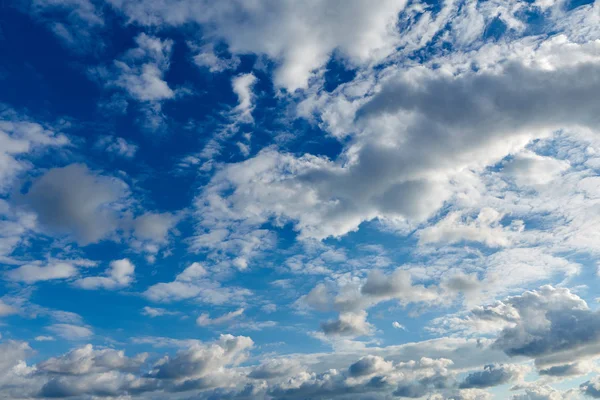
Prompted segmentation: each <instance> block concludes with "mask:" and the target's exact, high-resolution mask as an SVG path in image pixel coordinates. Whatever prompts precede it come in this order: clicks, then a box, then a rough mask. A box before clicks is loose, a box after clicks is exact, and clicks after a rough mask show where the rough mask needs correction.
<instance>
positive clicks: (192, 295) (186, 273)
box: [144, 263, 252, 304]
mask: <svg viewBox="0 0 600 400" xmlns="http://www.w3.org/2000/svg"><path fill="white" fill-rule="evenodd" d="M206 275H207V272H206V270H205V269H204V267H202V265H201V264H199V263H192V264H191V265H190V266H189V267H187V268H186V269H185V270H183V271H182V272H181V273H180V274H178V275H177V276H176V277H175V280H174V281H172V282H166V283H157V284H155V285H152V286H150V287H149V288H148V289H146V291H145V292H144V296H145V297H146V298H148V299H150V300H152V301H157V302H172V301H178V300H185V299H195V300H197V301H200V302H205V303H208V304H228V303H240V302H242V301H244V299H245V298H246V297H247V296H249V295H250V294H252V292H251V291H250V290H248V289H244V288H239V287H234V286H221V284H219V283H218V282H216V281H214V280H211V279H209V278H208V277H207V276H206Z"/></svg>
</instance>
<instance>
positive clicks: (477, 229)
mask: <svg viewBox="0 0 600 400" xmlns="http://www.w3.org/2000/svg"><path fill="white" fill-rule="evenodd" d="M502 217H503V215H502V214H500V213H499V212H497V211H496V210H493V209H491V208H484V209H482V210H481V211H480V212H479V214H478V215H477V217H476V218H473V219H471V220H469V219H468V220H467V221H465V222H463V221H461V215H460V213H458V212H452V213H449V214H448V215H446V216H445V217H444V219H442V220H441V221H439V222H438V223H436V224H435V225H431V226H428V227H427V228H424V229H422V230H421V231H419V243H421V244H427V243H450V244H454V243H459V242H462V241H465V242H481V243H484V244H485V245H487V246H489V247H505V246H508V245H509V243H510V236H509V234H510V232H507V230H505V229H504V228H503V227H502V226H501V225H500V220H501V219H502Z"/></svg>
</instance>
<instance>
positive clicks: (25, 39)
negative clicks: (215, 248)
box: [0, 1, 591, 356]
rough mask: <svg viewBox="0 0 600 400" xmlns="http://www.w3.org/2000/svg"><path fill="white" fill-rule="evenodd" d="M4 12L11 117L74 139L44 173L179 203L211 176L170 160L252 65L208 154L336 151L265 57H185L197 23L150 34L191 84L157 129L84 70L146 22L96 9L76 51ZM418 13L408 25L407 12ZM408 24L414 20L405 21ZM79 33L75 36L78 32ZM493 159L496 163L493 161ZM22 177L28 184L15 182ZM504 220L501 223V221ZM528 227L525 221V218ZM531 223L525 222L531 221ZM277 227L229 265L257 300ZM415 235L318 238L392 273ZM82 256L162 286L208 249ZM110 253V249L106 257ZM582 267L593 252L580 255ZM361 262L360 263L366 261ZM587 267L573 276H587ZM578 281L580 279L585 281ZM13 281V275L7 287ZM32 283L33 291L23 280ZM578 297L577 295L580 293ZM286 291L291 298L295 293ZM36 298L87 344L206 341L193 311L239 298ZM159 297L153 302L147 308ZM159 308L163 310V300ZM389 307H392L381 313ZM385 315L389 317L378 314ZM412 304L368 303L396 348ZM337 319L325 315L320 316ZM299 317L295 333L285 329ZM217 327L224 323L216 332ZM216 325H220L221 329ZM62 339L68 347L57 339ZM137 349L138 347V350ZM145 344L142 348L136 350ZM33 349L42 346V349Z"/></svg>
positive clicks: (41, 248)
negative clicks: (116, 143)
mask: <svg viewBox="0 0 600 400" xmlns="http://www.w3.org/2000/svg"><path fill="white" fill-rule="evenodd" d="M427 3H428V4H429V5H430V9H432V10H438V11H439V8H440V7H439V4H437V3H436V2H427ZM584 3H589V1H587V2H582V1H573V2H571V3H570V6H569V7H577V6H580V5H582V4H584ZM0 7H1V12H0V29H1V31H0V101H1V102H4V103H6V104H8V105H10V106H11V107H13V108H14V109H16V110H17V111H19V112H23V113H26V114H28V115H30V116H31V117H32V118H33V119H34V120H36V121H47V122H48V123H51V124H53V125H55V126H56V125H62V126H64V132H65V133H67V134H68V135H69V136H70V138H71V139H72V140H73V142H74V145H75V146H74V147H72V148H70V149H65V150H61V151H56V152H52V153H48V154H47V155H46V156H45V157H44V158H42V159H41V160H37V161H36V165H37V166H40V167H41V168H49V167H55V166H61V165H67V164H70V163H73V162H82V163H85V164H87V165H88V166H89V167H90V168H91V169H94V170H103V171H104V172H105V173H107V174H116V173H117V171H120V170H122V171H125V172H126V173H127V174H128V176H129V178H128V179H126V180H127V182H128V183H131V182H132V181H133V180H135V181H136V184H135V185H133V184H131V187H132V190H134V197H135V199H136V201H138V202H139V210H140V211H141V210H142V209H143V210H152V211H161V212H164V211H173V212H175V211H179V210H181V209H184V208H186V207H189V205H190V204H191V202H192V199H193V197H194V196H195V195H196V194H197V193H198V190H199V188H201V187H202V186H203V185H205V184H206V183H207V182H208V180H209V179H210V176H211V174H210V173H198V172H197V171H196V170H195V169H194V168H190V169H188V170H185V171H181V170H178V169H177V164H178V162H179V161H180V160H181V159H182V158H183V157H185V156H187V155H190V154H192V153H194V152H199V151H200V150H202V148H203V146H204V145H205V144H206V143H207V142H208V141H209V140H211V139H212V138H213V137H214V133H215V132H216V131H218V130H219V129H221V128H222V127H223V126H224V125H226V124H227V123H228V122H229V121H228V119H227V118H228V117H227V116H226V114H227V111H228V110H230V109H231V108H232V107H234V106H235V105H236V103H237V97H236V95H235V93H234V92H233V91H232V89H231V80H232V78H233V77H235V76H237V75H239V74H242V73H247V72H252V73H254V74H255V75H256V77H257V78H258V80H257V82H256V84H255V86H254V89H253V92H254V93H255V94H256V96H257V97H256V107H255V109H254V111H253V117H254V120H255V124H254V125H253V126H250V125H242V126H241V127H240V130H239V132H237V133H236V135H235V136H234V137H232V138H230V139H228V140H224V141H221V145H222V149H221V151H220V154H219V155H218V156H216V161H217V162H225V163H231V162H237V161H242V160H243V159H244V158H245V157H244V156H243V155H242V154H241V153H240V151H239V149H238V147H237V146H236V145H235V142H236V141H237V140H239V139H240V137H241V135H242V134H244V133H247V132H251V133H252V141H251V143H252V144H251V150H250V156H252V155H255V154H256V153H257V152H258V151H260V150H261V149H262V148H264V147H266V146H269V145H273V144H274V143H275V139H276V137H277V136H278V135H279V134H281V133H291V134H292V135H291V136H290V139H288V140H286V141H283V142H281V141H279V142H278V146H279V147H280V148H282V149H283V150H285V151H289V152H292V153H295V154H304V153H310V154H315V155H324V156H327V157H329V158H331V159H335V158H336V156H337V155H338V154H339V153H340V151H341V149H342V145H341V144H340V143H339V142H338V141H337V140H335V139H333V138H331V137H330V136H328V135H327V134H326V132H324V131H322V130H321V129H320V128H319V126H318V124H314V123H310V122H309V121H305V120H300V119H294V118H293V116H292V115H291V114H290V111H289V110H290V107H288V106H289V104H288V103H287V101H289V100H286V99H285V97H278V96H276V95H275V88H274V87H273V84H272V81H271V74H272V71H273V68H274V65H273V64H272V63H271V62H268V61H265V60H260V64H261V68H254V66H255V65H256V64H257V61H258V60H257V57H256V56H241V57H240V60H241V62H240V64H239V66H238V67H237V68H235V69H233V70H226V71H223V72H220V73H211V72H209V71H208V69H206V68H200V67H198V66H197V65H195V64H194V63H193V60H192V56H193V55H194V53H193V52H192V51H191V50H190V49H189V48H188V46H187V45H186V40H187V39H188V38H189V37H195V38H196V39H201V37H202V32H200V31H199V28H198V27H197V26H189V27H184V29H177V30H175V29H172V30H171V29H161V30H160V31H156V32H152V31H148V30H145V32H146V33H148V34H152V35H156V36H158V37H160V38H161V39H165V38H170V39H172V40H173V41H174V47H173V52H172V55H171V58H170V67H169V69H168V71H167V72H166V73H165V76H164V79H165V80H166V81H167V82H168V84H169V86H170V87H171V88H177V87H184V88H189V89H190V93H188V94H186V95H183V96H181V97H177V98H175V99H172V100H167V101H164V102H163V103H162V112H163V113H164V115H165V116H166V119H165V121H164V124H163V125H162V126H161V127H160V128H159V129H156V130H154V131H151V130H149V129H147V127H144V125H143V124H142V123H140V121H141V119H143V109H142V107H143V104H140V103H137V102H136V101H134V100H130V101H129V107H128V109H127V112H126V113H123V114H121V113H114V112H113V113H111V112H108V111H107V110H106V109H103V108H102V107H101V106H100V105H101V104H103V103H106V102H109V101H110V100H111V99H112V98H113V96H119V95H122V93H120V92H119V90H117V89H114V88H113V89H111V88H106V87H102V85H100V84H98V83H97V82H94V81H93V80H92V79H90V74H89V68H91V67H94V66H98V65H106V64H110V63H112V62H113V60H115V59H118V58H119V57H120V56H121V55H122V54H123V53H125V52H126V51H127V50H128V49H130V48H132V47H135V42H134V38H135V37H136V35H138V34H139V33H141V32H142V31H144V30H141V29H139V28H138V27H136V26H134V25H128V24H126V23H124V21H123V20H122V19H121V17H119V16H117V15H116V14H113V12H112V11H111V10H110V8H108V7H105V8H104V10H103V12H104V17H105V21H106V25H105V26H104V27H102V28H97V29H101V31H102V32H101V35H100V37H101V38H102V41H101V42H91V43H87V44H86V46H89V48H88V49H85V50H86V51H80V50H81V49H77V48H73V47H72V46H66V45H65V44H64V43H63V42H61V41H60V39H59V38H58V37H57V36H56V35H54V34H53V33H51V32H50V30H49V25H48V21H51V20H52V19H53V18H54V17H56V15H43V16H38V17H35V18H34V17H31V16H30V15H28V14H26V13H24V12H21V10H20V9H19V7H13V6H12V5H7V3H6V2H5V3H3V5H2V6H0ZM522 19H523V20H524V21H526V22H527V23H528V27H529V28H528V31H527V33H528V34H537V33H539V32H540V31H542V30H543V25H544V17H543V15H541V14H533V13H531V12H528V14H525V13H524V14H523V15H522ZM412 22H414V21H412ZM408 23H411V22H410V21H409V22H408ZM81 33H83V32H81ZM505 34H507V31H506V26H505V25H504V24H503V23H502V22H501V21H500V20H499V19H495V20H493V21H492V23H491V24H490V25H489V26H488V27H487V28H486V30H485V35H486V39H487V40H500V39H501V38H502V37H503V35H505ZM442 37H443V36H442V33H439V34H438V35H437V36H436V38H435V39H434V40H433V41H432V42H431V44H430V46H428V47H427V48H426V49H425V50H421V51H419V52H418V53H415V54H414V55H412V57H411V58H412V59H413V60H417V61H421V62H424V61H427V60H428V59H430V58H431V57H432V56H433V55H435V54H439V53H440V52H442V53H443V52H451V51H452V48H451V45H450V44H449V43H447V42H443V41H442V40H441V38H442ZM216 51H217V53H219V54H220V55H223V56H229V54H228V52H227V47H226V46H225V45H224V44H221V45H219V46H217V48H216ZM326 68H327V72H326V73H325V74H324V78H323V79H324V83H323V90H326V91H330V92H331V91H334V90H336V88H337V87H338V86H339V85H340V84H343V83H345V82H349V81H351V80H352V79H354V78H355V76H356V71H354V70H353V69H352V68H349V67H348V66H347V65H346V63H345V62H344V60H343V59H341V58H340V57H338V56H337V55H335V54H334V55H333V56H332V58H331V60H330V61H329V63H328V64H327V67H326ZM103 135H114V136H118V137H123V138H125V139H127V140H129V141H131V142H133V143H135V144H137V145H138V146H139V150H138V152H137V154H136V156H135V158H133V159H131V160H129V159H123V158H118V157H114V156H113V155H110V154H107V153H104V152H102V151H98V150H97V149H95V148H94V143H95V142H96V141H97V139H98V138H99V137H100V136H103ZM496 168H497V167H496ZM24 184H26V182H24ZM510 222H511V221H510V219H506V220H503V224H504V225H509V224H510ZM529 222H531V223H535V221H529ZM529 222H528V223H529ZM269 228H270V229H275V230H276V232H277V235H278V242H277V248H276V249H273V250H269V251H267V252H266V253H265V254H264V255H261V256H259V257H257V258H255V259H254V260H253V261H252V263H251V268H250V269H249V270H248V271H246V272H242V273H238V274H235V275H234V276H232V278H231V279H230V280H229V281H227V282H226V284H231V285H240V286H243V287H246V288H248V289H250V290H252V291H253V292H255V293H256V296H258V297H259V298H260V297H261V296H262V297H264V298H268V297H269V296H268V295H269V293H272V289H271V287H269V285H268V284H267V283H268V282H270V281H273V280H275V279H286V278H291V277H292V275H291V274H290V273H285V272H282V271H281V269H278V268H277V266H278V265H281V264H282V263H284V262H285V260H286V258H287V257H289V256H290V255H293V254H296V253H303V249H302V246H301V245H299V244H298V243H296V242H295V241H294V238H295V235H296V234H295V232H294V231H293V227H292V225H291V224H288V225H286V226H284V227H281V228H275V227H271V226H270V227H269ZM178 230H179V231H180V232H181V237H182V238H185V237H189V236H190V235H191V234H192V233H193V230H194V226H193V221H192V220H190V219H185V220H183V221H182V222H181V223H180V224H179V225H178ZM415 242H416V239H415V238H414V237H411V236H408V237H399V236H398V235H396V234H394V233H393V232H388V231H386V230H382V229H380V227H379V226H378V224H377V223H376V222H371V223H364V224H363V225H362V226H361V229H360V231H358V232H353V233H349V234H348V235H346V236H344V237H343V238H341V239H328V240H325V241H324V243H325V244H326V245H328V246H332V247H336V248H341V249H344V250H345V251H346V253H347V255H348V257H350V258H352V257H359V256H363V255H364V251H363V250H361V246H359V244H360V245H365V244H376V245H379V246H382V247H383V248H385V249H386V256H387V257H388V258H389V259H390V261H391V263H390V268H392V267H395V266H397V265H399V264H402V263H404V262H406V261H409V260H410V248H412V247H414V245H415ZM63 245H64V243H60V244H54V245H53V244H52V241H51V240H49V239H44V238H38V239H35V240H34V241H33V242H32V243H31V244H30V245H29V246H27V247H22V248H20V249H19V250H18V251H17V253H16V255H17V256H19V255H21V256H25V255H27V256H30V257H32V258H38V259H43V258H44V257H45V256H46V255H48V254H50V255H52V256H53V257H60V256H61V254H63V253H64V248H63ZM474 247H475V248H477V249H478V250H480V251H482V252H485V251H488V250H486V249H485V248H484V247H482V246H476V245H475V246H474ZM77 251H78V252H79V253H80V255H81V256H82V257H85V258H89V259H92V260H98V261H100V265H99V267H98V269H97V270H98V271H101V270H104V269H105V268H106V267H107V266H108V262H109V261H111V260H112V259H116V258H121V257H125V256H126V257H129V258H131V260H132V261H133V262H134V264H136V266H137V269H136V283H135V284H134V286H133V287H132V288H131V292H138V293H139V292H141V291H143V290H144V289H146V288H147V287H148V286H150V285H152V284H155V283H157V282H169V281H171V280H173V278H174V276H175V275H176V274H177V273H179V272H181V271H182V270H183V269H184V268H185V267H186V266H188V265H189V264H190V263H191V262H192V261H203V260H204V259H205V257H206V255H205V254H202V253H199V254H190V252H189V251H188V248H187V244H186V242H185V241H180V240H175V241H173V243H172V244H171V251H172V254H171V255H170V256H169V257H167V258H164V259H160V258H159V259H158V260H157V262H156V263H155V264H154V265H150V264H148V263H147V262H145V260H144V258H143V256H141V255H136V254H135V253H133V252H131V251H128V249H127V246H126V245H125V244H122V243H116V242H112V241H108V240H107V241H102V242H101V243H98V244H91V245H88V246H86V247H84V248H81V249H78V250H77ZM107 255H109V256H107ZM581 261H582V262H586V263H587V262H590V261H591V260H581ZM366 267H368V266H366ZM585 278H586V277H585V276H581V277H580V278H578V279H577V281H580V280H581V282H583V281H584V279H585ZM321 279H322V276H316V275H312V276H310V275H308V276H307V277H306V279H305V280H304V283H303V285H302V287H296V288H295V291H293V292H291V293H290V296H289V297H285V296H283V297H279V299H280V300H281V301H282V302H283V303H284V304H289V303H291V302H293V301H294V300H295V299H296V298H297V296H299V295H301V294H304V293H306V292H308V291H309V290H310V289H311V288H312V287H314V285H315V284H316V283H317V282H319V281H320V280H321ZM582 279H583V280H582ZM5 285H6V286H5V289H6V290H9V289H10V284H5ZM32 290H33V289H32ZM582 295H583V296H584V297H586V296H585V294H582ZM294 296H296V297H294ZM31 300H32V302H33V303H39V304H43V305H44V306H46V307H49V308H55V309H60V310H68V311H72V312H76V313H78V314H80V315H82V316H83V318H84V321H85V323H86V324H89V325H91V326H93V327H94V331H95V333H96V339H95V340H97V341H100V342H102V337H103V336H104V334H106V336H111V337H112V338H114V340H117V341H121V342H124V343H125V344H127V342H128V340H129V338H131V337H133V336H140V335H148V336H170V337H173V338H182V339H183V338H198V339H207V340H210V339H212V338H214V336H215V328H214V327H209V328H201V327H198V326H196V325H195V317H196V316H197V315H198V314H199V313H200V312H203V311H208V312H210V313H211V315H212V316H215V315H220V314H221V313H223V312H227V311H230V310H231V309H234V308H235V307H211V306H199V305H198V304H196V303H194V302H193V301H181V302H177V303H176V307H174V308H176V309H177V310H178V311H180V312H181V315H187V316H188V318H185V319H182V318H181V316H166V317H162V318H164V319H163V320H161V323H156V320H152V319H149V318H147V317H144V316H141V315H140V309H141V308H142V307H144V306H146V305H151V304H150V303H149V302H148V301H147V300H146V299H144V298H142V297H140V296H138V295H134V294H123V293H115V292H109V291H102V290H98V291H85V290H80V289H76V288H73V287H70V286H69V285H67V284H65V283H64V282H56V283H53V282H40V283H38V284H37V289H36V290H35V291H34V292H33V294H32V297H31ZM156 306H162V305H156ZM167 307H169V305H167ZM390 307H392V308H391V311H392V312H389V311H390ZM382 310H386V311H387V312H385V313H380V312H379V311H382ZM410 311H414V310H412V309H411V308H409V309H401V308H399V307H396V306H392V305H391V304H390V303H383V304H380V305H378V306H377V307H375V308H373V309H371V310H370V315H372V316H373V322H374V323H376V324H377V326H378V327H380V326H381V327H383V328H380V331H379V332H378V336H377V337H378V338H380V339H381V340H383V342H384V343H386V344H393V343H398V342H399V340H398V338H399V335H402V340H401V341H405V340H420V339H424V338H427V333H426V332H423V331H418V329H417V327H422V326H423V322H424V320H428V319H430V318H432V317H435V316H437V315H438V314H439V315H441V314H440V313H441V312H446V311H447V310H444V311H439V312H436V311H435V310H433V311H428V312H427V313H426V314H424V315H421V317H419V318H417V319H413V320H411V319H406V318H403V316H406V315H407V313H409V312H410ZM247 315H248V318H249V319H252V320H258V321H265V320H274V321H277V322H278V324H279V327H278V330H277V331H275V330H271V329H265V330H262V331H255V332H251V336H252V338H253V340H255V342H257V343H258V344H259V345H260V344H266V343H273V342H277V341H278V337H279V335H280V333H279V332H280V331H279V329H281V328H284V329H287V331H286V335H288V340H287V341H286V344H285V345H284V346H283V347H282V348H280V349H278V350H279V351H284V352H286V351H315V350H319V349H325V347H324V345H323V344H322V343H321V342H319V341H317V340H312V339H308V338H307V336H306V334H305V333H300V332H306V331H311V330H318V326H319V322H320V321H322V320H323V319H324V318H326V317H327V315H326V314H319V313H315V314H311V315H306V316H303V317H302V318H298V317H297V316H296V315H293V314H291V313H290V312H289V311H288V310H279V311H276V312H274V313H273V314H268V315H265V314H264V313H262V312H261V311H260V310H259V309H258V308H251V309H249V310H248V312H247ZM334 315H335V314H334V313H331V314H330V317H333V316H334ZM396 319H403V320H404V321H406V322H403V323H404V325H406V327H407V328H408V330H407V331H406V332H404V331H402V332H400V331H398V330H397V329H394V328H392V324H391V323H392V321H394V320H396ZM7 322H8V323H9V324H10V326H11V328H10V331H9V332H7V335H6V336H7V337H10V335H12V336H14V337H15V338H33V337H34V336H37V335H38V334H39V333H40V332H43V329H44V327H45V326H46V325H47V324H48V320H47V319H46V318H43V317H42V318H37V319H36V318H31V319H26V318H25V319H21V318H19V317H9V318H7ZM299 326H301V327H302V329H294V328H295V327H299ZM223 329H225V328H223ZM217 330H218V328H217ZM62 347H64V348H62ZM67 347H68V344H66V343H64V342H57V343H52V344H44V343H40V344H39V345H36V348H39V349H40V350H41V351H42V353H43V352H44V351H46V350H48V351H49V350H50V349H51V350H52V351H57V350H60V351H62V350H66V349H67ZM139 347H141V348H140V349H139V350H143V349H144V346H139ZM146 347H147V346H146ZM40 356H41V355H40Z"/></svg>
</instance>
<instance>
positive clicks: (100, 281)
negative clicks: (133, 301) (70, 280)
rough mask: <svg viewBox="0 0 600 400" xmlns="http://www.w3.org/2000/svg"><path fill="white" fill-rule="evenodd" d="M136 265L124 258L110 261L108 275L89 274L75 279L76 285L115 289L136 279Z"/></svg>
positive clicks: (86, 287) (89, 287)
mask: <svg viewBox="0 0 600 400" xmlns="http://www.w3.org/2000/svg"><path fill="white" fill-rule="evenodd" d="M134 272H135V265H133V264H132V263H131V261H129V259H127V258H124V259H122V260H115V261H112V262H111V263H110V267H109V268H108V269H107V271H106V275H107V276H89V277H86V278H82V279H79V280H77V281H75V285H76V286H78V287H80V288H82V289H87V290H96V289H107V290H114V289H119V288H124V287H127V286H129V285H130V284H131V283H132V282H133V279H134Z"/></svg>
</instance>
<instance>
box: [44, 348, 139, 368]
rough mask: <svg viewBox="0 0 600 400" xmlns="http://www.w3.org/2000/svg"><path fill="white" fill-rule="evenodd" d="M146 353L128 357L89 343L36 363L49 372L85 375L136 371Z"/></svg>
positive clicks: (120, 352)
mask: <svg viewBox="0 0 600 400" xmlns="http://www.w3.org/2000/svg"><path fill="white" fill-rule="evenodd" d="M147 356H148V354H146V353H140V354H138V355H137V356H136V357H135V358H128V357H126V356H125V353H124V352H123V351H119V350H113V349H94V347H93V346H92V345H91V344H87V345H85V346H83V347H79V348H76V349H74V350H71V351H69V352H68V353H66V354H64V355H61V356H59V357H52V358H49V359H47V360H45V361H43V362H41V363H38V364H37V365H36V367H37V369H38V370H40V371H43V372H46V373H49V374H58V375H86V374H90V373H97V372H106V371H112V370H117V371H126V372H127V371H134V372H135V371H137V370H138V369H139V368H140V367H141V366H142V364H143V363H144V362H145V361H146V358H147Z"/></svg>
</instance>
